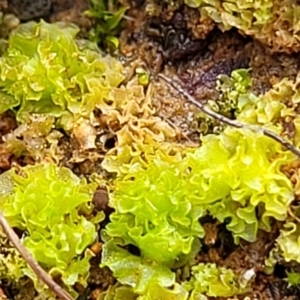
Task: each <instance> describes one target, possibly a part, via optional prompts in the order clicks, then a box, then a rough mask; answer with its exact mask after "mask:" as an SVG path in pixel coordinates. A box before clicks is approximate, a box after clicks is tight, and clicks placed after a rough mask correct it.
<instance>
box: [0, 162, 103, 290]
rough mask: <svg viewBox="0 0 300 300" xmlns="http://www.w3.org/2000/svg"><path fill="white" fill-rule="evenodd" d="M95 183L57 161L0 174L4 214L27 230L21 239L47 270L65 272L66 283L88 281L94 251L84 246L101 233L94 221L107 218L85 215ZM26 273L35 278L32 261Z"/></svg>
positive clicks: (56, 272)
mask: <svg viewBox="0 0 300 300" xmlns="http://www.w3.org/2000/svg"><path fill="white" fill-rule="evenodd" d="M95 189H96V185H94V184H92V185H90V184H87V183H86V182H85V181H84V180H80V179H79V178H78V177H77V176H75V175H74V174H73V173H72V172H71V171H70V170H69V169H66V168H59V167H56V166H55V165H53V164H45V165H36V166H28V167H25V168H23V169H22V170H21V171H17V170H15V169H11V170H10V171H8V172H6V173H4V174H2V175H1V186H0V192H1V193H0V195H1V197H0V200H1V202H0V208H1V210H2V211H3V214H4V215H5V217H6V218H7V220H8V221H9V223H10V225H11V226H12V227H14V228H18V229H20V230H26V235H24V236H23V238H22V242H23V244H24V245H25V246H26V247H27V248H28V249H29V251H30V252H31V254H32V255H33V257H34V258H35V259H36V260H37V261H38V262H39V263H40V264H41V265H42V266H43V267H44V268H45V269H46V270H47V271H48V273H49V274H51V275H52V276H54V277H56V276H61V278H62V280H63V282H64V284H65V285H66V286H67V287H68V288H70V286H72V285H74V284H75V283H76V282H80V283H82V284H83V285H85V284H86V278H87V275H88V270H89V259H90V257H91V252H89V251H86V248H87V247H88V246H89V245H91V244H92V243H93V241H94V240H95V238H96V236H97V234H96V227H95V225H94V222H95V221H99V220H101V219H103V215H102V214H99V215H98V216H97V217H96V219H94V220H92V219H90V220H89V219H87V217H86V216H89V215H90V213H91V207H90V206H89V202H90V201H91V198H92V195H93V192H94V190H95ZM25 274H26V275H28V276H29V277H31V278H32V279H33V280H34V281H36V276H35V274H34V273H33V272H32V270H31V269H29V268H28V267H27V268H25V269H24V270H23V275H25ZM36 283H37V282H36ZM72 292H74V291H72Z"/></svg>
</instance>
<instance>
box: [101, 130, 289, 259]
mask: <svg viewBox="0 0 300 300" xmlns="http://www.w3.org/2000/svg"><path fill="white" fill-rule="evenodd" d="M280 151H281V150H280V145H278V144H277V143H276V142H274V141H273V140H271V139H270V138H268V137H265V136H263V135H260V134H255V133H252V132H250V131H244V130H236V129H227V130H226V131H225V132H224V133H223V134H221V135H220V136H215V135H208V136H206V137H204V139H203V144H202V146H201V147H200V148H198V149H196V150H195V149H193V150H189V151H188V152H187V153H186V157H185V158H183V160H181V161H180V160H178V161H172V163H168V161H163V160H161V159H160V157H159V156H158V157H157V158H156V159H154V160H153V161H151V162H150V163H149V166H148V167H147V168H146V169H136V170H132V172H130V174H128V175H127V176H125V177H124V178H121V179H119V180H118V179H117V180H116V181H115V191H114V192H113V194H112V195H111V204H112V206H113V207H114V208H115V210H116V212H115V213H113V214H112V215H111V223H110V224H108V226H107V227H106V230H107V233H108V235H109V236H111V237H114V238H121V239H122V241H123V242H124V243H125V244H133V245H135V246H137V247H138V248H139V249H140V251H141V254H142V257H145V258H147V259H150V260H153V261H156V262H159V263H164V264H167V265H170V264H172V262H173V263H174V262H175V260H176V259H178V258H179V256H180V255H188V254H189V253H190V251H191V249H192V245H193V242H194V241H195V238H196V237H203V234H204V232H203V229H202V227H201V225H200V223H199V221H198V219H199V218H200V217H201V216H204V215H205V214H206V213H207V211H208V212H209V213H210V214H212V215H213V216H214V217H216V218H217V219H218V220H220V221H221V222H226V223H227V228H228V229H229V230H230V231H231V232H232V233H233V236H234V238H235V241H236V242H238V240H239V238H243V239H245V240H247V241H254V240H255V239H256V234H257V230H258V228H262V229H265V230H269V229H270V218H271V217H274V218H276V219H277V220H285V218H286V216H287V209H288V206H289V204H290V203H291V201H292V200H293V198H294V197H293V190H292V185H291V183H290V181H289V180H288V178H287V177H286V176H285V175H283V174H282V173H281V172H280V171H279V169H280V166H281V165H282V164H283V163H286V162H288V161H289V159H288V158H287V156H288V154H282V156H281V158H279V159H275V157H276V153H279V152H280Z"/></svg>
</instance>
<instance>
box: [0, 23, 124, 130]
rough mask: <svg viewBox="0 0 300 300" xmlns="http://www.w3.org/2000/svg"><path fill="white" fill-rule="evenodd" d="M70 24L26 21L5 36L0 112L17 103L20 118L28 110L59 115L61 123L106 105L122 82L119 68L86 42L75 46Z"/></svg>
mask: <svg viewBox="0 0 300 300" xmlns="http://www.w3.org/2000/svg"><path fill="white" fill-rule="evenodd" d="M78 31H79V29H78V28H77V27H76V26H75V25H72V24H64V23H58V24H48V23H46V22H44V21H41V22H40V23H35V22H29V23H26V24H22V25H20V26H19V27H18V28H17V29H16V30H15V31H14V32H13V33H12V34H11V35H10V37H9V43H8V49H7V50H6V52H5V53H4V55H3V56H2V57H1V58H0V70H1V71H0V91H1V94H2V98H3V99H4V100H5V101H2V105H1V106H0V112H4V111H6V110H8V109H12V108H14V107H16V106H20V108H19V109H18V111H17V118H18V120H19V121H26V120H28V118H29V115H30V114H32V113H37V114H48V115H50V116H53V117H56V118H60V123H62V125H63V127H68V126H70V124H67V123H68V122H69V121H70V120H72V117H74V115H81V116H82V115H83V116H89V114H90V113H91V112H92V111H93V109H94V108H95V107H96V106H97V105H98V106H101V105H102V106H105V107H106V106H107V104H106V103H105V99H107V97H108V93H109V91H110V90H111V89H112V88H113V87H116V86H118V85H119V84H120V82H121V81H122V80H123V78H124V77H123V75H122V66H121V64H120V63H119V62H118V61H117V60H116V59H114V58H112V57H109V56H103V55H102V54H101V53H99V52H96V51H95V50H92V47H89V46H88V45H86V46H85V47H82V46H81V47H79V45H78V44H77V43H76V40H75V37H76V35H77V33H78Z"/></svg>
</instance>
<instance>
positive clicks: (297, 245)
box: [276, 222, 300, 263]
mask: <svg viewBox="0 0 300 300" xmlns="http://www.w3.org/2000/svg"><path fill="white" fill-rule="evenodd" d="M276 242H277V246H278V250H280V252H281V253H282V256H283V258H284V259H285V261H287V262H290V261H292V260H294V261H297V262H298V263H300V256H299V251H300V226H299V225H298V224H295V223H292V222H288V223H286V224H285V225H284V229H282V230H281V232H280V236H279V237H278V239H277V241H276Z"/></svg>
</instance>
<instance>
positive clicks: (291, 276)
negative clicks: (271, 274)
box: [287, 271, 300, 287]
mask: <svg viewBox="0 0 300 300" xmlns="http://www.w3.org/2000/svg"><path fill="white" fill-rule="evenodd" d="M287 282H288V285H289V286H296V287H299V286H300V273H297V272H293V271H292V272H287Z"/></svg>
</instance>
